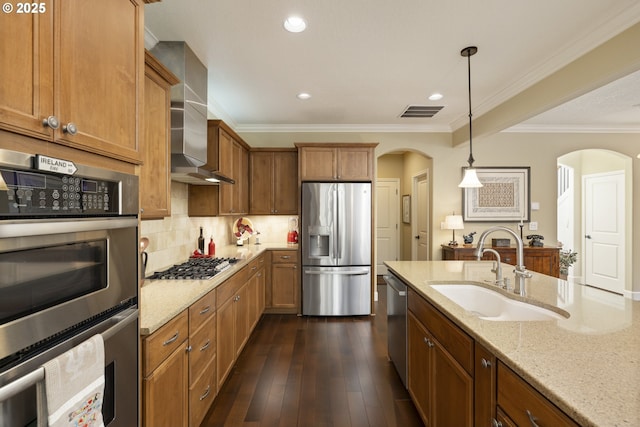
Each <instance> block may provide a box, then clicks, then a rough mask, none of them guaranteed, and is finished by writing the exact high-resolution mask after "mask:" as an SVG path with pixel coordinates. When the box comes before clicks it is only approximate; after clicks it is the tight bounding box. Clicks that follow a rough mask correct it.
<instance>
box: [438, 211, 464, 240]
mask: <svg viewBox="0 0 640 427" xmlns="http://www.w3.org/2000/svg"><path fill="white" fill-rule="evenodd" d="M442 228H443V229H445V230H452V231H451V233H452V237H451V241H450V242H449V246H458V242H456V230H462V229H464V223H463V222H462V215H456V214H455V212H454V213H453V215H447V216H446V217H445V218H444V222H443V223H442Z"/></svg>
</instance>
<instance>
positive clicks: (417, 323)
mask: <svg viewBox="0 0 640 427" xmlns="http://www.w3.org/2000/svg"><path fill="white" fill-rule="evenodd" d="M408 305H409V314H408V341H407V344H408V354H409V357H408V365H409V375H408V389H409V394H410V395H411V397H412V398H413V402H414V404H415V406H416V408H417V409H418V412H419V413H420V416H421V417H422V419H423V421H424V423H425V425H429V426H459V427H463V426H469V427H472V426H473V422H474V421H473V405H474V402H473V396H474V389H473V388H474V381H473V361H472V358H473V339H472V338H471V337H469V336H468V335H466V334H465V333H464V332H463V331H461V330H460V329H459V328H458V327H457V326H455V325H454V324H453V323H452V322H451V321H449V320H448V319H446V318H445V317H444V316H443V315H442V314H440V313H439V312H438V311H437V310H436V309H435V308H434V307H433V306H432V305H431V304H429V303H428V302H427V301H426V300H424V299H423V298H422V297H420V296H419V295H417V294H415V293H414V292H412V291H410V292H409V300H408Z"/></svg>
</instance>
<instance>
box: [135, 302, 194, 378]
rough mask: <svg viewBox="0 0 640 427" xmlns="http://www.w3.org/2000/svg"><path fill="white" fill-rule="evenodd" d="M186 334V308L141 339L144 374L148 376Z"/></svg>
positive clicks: (179, 343)
mask: <svg viewBox="0 0 640 427" xmlns="http://www.w3.org/2000/svg"><path fill="white" fill-rule="evenodd" d="M188 336H189V316H188V315H187V310H184V311H183V312H182V313H180V314H178V315H177V316H176V317H174V318H173V319H171V320H170V321H169V322H167V323H166V324H165V325H163V326H162V327H161V328H160V329H158V330H157V331H155V332H154V333H153V334H151V335H149V336H148V337H146V338H145V339H144V340H143V341H142V354H143V358H144V359H143V361H144V376H145V377H147V376H149V375H150V374H151V372H153V371H154V370H155V369H156V368H157V367H158V365H160V363H162V361H163V360H165V359H166V358H167V357H168V356H169V355H170V354H171V353H173V351H174V350H175V349H176V348H178V347H179V346H181V345H182V343H184V341H185V340H186V339H187V337H188Z"/></svg>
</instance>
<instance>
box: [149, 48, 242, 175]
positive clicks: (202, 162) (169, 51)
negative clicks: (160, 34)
mask: <svg viewBox="0 0 640 427" xmlns="http://www.w3.org/2000/svg"><path fill="white" fill-rule="evenodd" d="M151 53H152V54H153V55H154V56H155V57H156V58H158V60H160V62H162V63H163V64H164V65H165V66H166V67H167V68H168V69H169V70H171V72H173V73H174V74H175V75H176V76H177V77H178V78H179V79H180V83H178V84H177V85H175V86H173V87H172V88H171V179H172V180H173V181H178V182H185V183H188V184H197V185H216V184H218V183H220V182H227V183H234V181H233V180H231V179H229V178H227V177H224V176H221V175H218V174H216V173H215V172H212V171H213V170H214V169H215V168H217V165H215V166H214V165H209V164H208V163H207V68H206V67H205V66H204V65H203V64H202V62H201V61H200V60H199V59H198V57H197V56H196V55H195V53H193V51H192V50H191V48H190V47H189V46H188V45H187V44H186V43H185V42H183V41H161V42H158V44H156V45H155V46H154V47H153V49H152V50H151Z"/></svg>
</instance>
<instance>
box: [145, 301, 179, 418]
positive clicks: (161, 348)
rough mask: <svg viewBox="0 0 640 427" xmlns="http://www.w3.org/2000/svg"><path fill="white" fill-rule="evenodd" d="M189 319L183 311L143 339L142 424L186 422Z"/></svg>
mask: <svg viewBox="0 0 640 427" xmlns="http://www.w3.org/2000/svg"><path fill="white" fill-rule="evenodd" d="M188 322H189V318H188V314H187V311H186V310H185V311H183V312H182V313H181V314H179V315H178V316H176V317H175V318H173V319H172V320H171V321H169V322H168V323H167V324H165V325H164V326H162V327H161V328H160V329H158V330H157V331H156V332H154V333H153V334H151V335H149V336H148V337H146V338H145V339H144V340H143V341H142V361H143V375H144V379H143V385H142V422H143V426H147V427H186V426H187V425H188V420H189V402H188V388H189V355H188V333H189V327H188Z"/></svg>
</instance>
